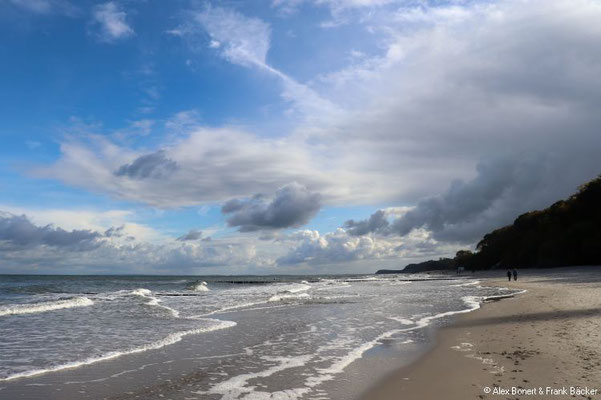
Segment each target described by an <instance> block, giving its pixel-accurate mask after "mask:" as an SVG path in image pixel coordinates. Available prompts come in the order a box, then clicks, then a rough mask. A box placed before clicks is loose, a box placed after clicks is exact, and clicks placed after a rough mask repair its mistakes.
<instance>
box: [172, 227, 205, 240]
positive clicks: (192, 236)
mask: <svg viewBox="0 0 601 400" xmlns="http://www.w3.org/2000/svg"><path fill="white" fill-rule="evenodd" d="M200 239H202V231H199V230H195V229H192V230H190V231H189V232H188V233H186V234H185V235H182V236H180V237H178V238H177V240H179V241H180V242H186V241H189V240H200Z"/></svg>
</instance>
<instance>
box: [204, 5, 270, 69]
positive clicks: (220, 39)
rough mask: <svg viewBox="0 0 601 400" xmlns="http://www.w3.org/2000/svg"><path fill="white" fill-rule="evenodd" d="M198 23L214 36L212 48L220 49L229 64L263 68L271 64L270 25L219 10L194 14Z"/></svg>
mask: <svg viewBox="0 0 601 400" xmlns="http://www.w3.org/2000/svg"><path fill="white" fill-rule="evenodd" d="M194 21H195V22H196V23H198V24H200V25H201V26H203V27H204V29H206V31H207V33H208V34H209V36H210V37H211V41H210V43H209V46H210V47H212V48H220V50H219V51H220V52H221V54H222V56H223V57H224V58H225V59H227V60H228V61H230V62H232V63H234V64H239V65H243V66H258V67H261V68H264V67H265V66H266V65H267V52H268V51H269V43H270V34H271V28H270V27H269V25H268V24H267V23H265V22H263V21H262V20H260V19H258V18H250V17H246V16H244V15H242V14H240V13H238V12H236V11H233V10H227V9H224V8H219V7H209V8H207V9H206V10H205V11H203V12H196V13H194ZM221 44H223V45H221Z"/></svg>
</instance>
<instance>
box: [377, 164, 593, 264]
mask: <svg viewBox="0 0 601 400" xmlns="http://www.w3.org/2000/svg"><path fill="white" fill-rule="evenodd" d="M574 265H601V175H600V176H598V177H597V178H596V179H594V180H592V181H590V182H588V183H586V184H584V185H582V186H580V188H579V190H578V192H577V193H576V194H574V195H572V196H570V198H568V199H567V200H560V201H558V202H556V203H555V204H553V205H552V206H550V207H548V208H546V209H544V210H539V211H531V212H528V213H525V214H522V215H520V216H519V217H518V218H517V219H516V220H515V221H514V222H513V224H511V225H508V226H504V227H502V228H499V229H496V230H494V231H492V232H490V233H488V234H486V235H484V237H483V238H482V240H481V241H480V242H479V243H478V244H477V245H476V249H475V251H469V250H460V251H458V252H457V254H456V256H455V257H454V258H441V259H439V260H430V261H425V262H423V263H419V264H410V265H407V266H406V267H405V268H404V269H403V270H399V271H392V270H380V271H378V272H377V273H398V272H404V273H412V272H423V271H433V270H453V269H456V268H458V267H463V268H465V269H467V270H483V269H494V268H507V267H520V268H547V267H561V266H574Z"/></svg>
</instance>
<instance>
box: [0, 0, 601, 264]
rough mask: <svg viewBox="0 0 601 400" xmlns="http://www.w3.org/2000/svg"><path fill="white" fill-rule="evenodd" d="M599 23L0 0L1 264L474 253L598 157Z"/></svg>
mask: <svg viewBox="0 0 601 400" xmlns="http://www.w3.org/2000/svg"><path fill="white" fill-rule="evenodd" d="M599 17H601V4H600V3H599V2H598V1H593V0H576V1H565V0H552V1H545V2H543V1H542V0H531V1H518V0H499V1H459V0H454V1H451V0H450V1H431V2H428V1H412V0H265V1H252V2H241V1H212V2H211V1H187V0H186V1H184V0H181V1H172V2H166V3H161V4H158V3H156V2H152V1H133V0H130V1H109V2H103V1H99V2H95V1H82V2H70V1H68V0H8V1H4V2H2V3H0V60H2V62H0V87H1V90H0V120H1V124H0V138H1V139H2V146H0V272H27V273H35V272H44V273H126V272H127V273H139V272H144V273H195V274H203V273H207V274H209V273H211V274H213V273H224V274H225V273H332V272H341V273H342V272H372V271H375V270H376V269H378V268H390V267H402V266H403V265H405V264H406V263H408V262H415V261H421V260H424V259H428V258H432V257H439V256H448V255H452V254H453V253H454V252H455V251H456V250H458V249H460V248H469V247H472V246H473V245H474V243H476V242H477V241H478V239H479V238H480V237H481V236H482V235H483V234H484V233H486V232H488V231H489V230H491V229H494V228H496V227H499V226H502V225H504V224H507V223H510V222H511V221H512V220H513V219H514V218H515V217H516V216H517V215H519V214H520V213H522V212H525V211H528V210H531V209H534V208H540V207H545V206H547V205H549V204H551V203H552V202H554V201H556V200H558V199H559V198H562V197H565V196H567V195H569V194H570V193H572V192H574V190H575V188H576V187H577V186H578V184H580V183H583V182H584V181H586V180H588V179H591V178H593V177H595V176H596V175H597V174H598V173H599V172H600V171H601V165H600V164H601V162H599V161H598V157H597V155H596V154H595V152H594V149H597V148H599V145H600V144H601V143H600V139H599V135H598V132H597V128H596V127H598V126H599V124H598V123H599V122H601V121H599V116H598V113H597V111H596V110H597V109H598V106H599V105H600V104H599V103H600V101H599V100H600V96H599V93H601V91H599V90H598V89H599V86H601V82H600V81H599V77H598V74H597V73H596V71H597V69H598V65H599V62H600V61H601V60H599V56H598V51H596V47H597V43H598V39H601V32H600V30H599V29H598V28H597V27H596V26H597V25H598V24H597V23H596V22H598V18H599ZM114 232H118V234H114ZM190 232H201V233H199V234H193V235H188V236H186V235H187V234H188V233H190ZM59 236H60V237H61V240H60V243H59V242H58V241H57V240H56V238H57V237H59ZM191 238H194V239H191ZM57 260H61V261H60V262H59V261H57Z"/></svg>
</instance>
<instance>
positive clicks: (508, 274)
mask: <svg viewBox="0 0 601 400" xmlns="http://www.w3.org/2000/svg"><path fill="white" fill-rule="evenodd" d="M507 280H508V281H510V280H511V270H510V269H508V270H507Z"/></svg>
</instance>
